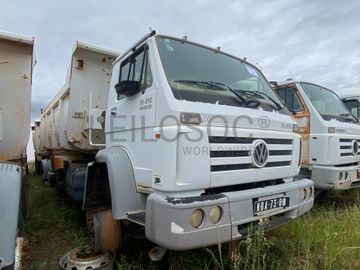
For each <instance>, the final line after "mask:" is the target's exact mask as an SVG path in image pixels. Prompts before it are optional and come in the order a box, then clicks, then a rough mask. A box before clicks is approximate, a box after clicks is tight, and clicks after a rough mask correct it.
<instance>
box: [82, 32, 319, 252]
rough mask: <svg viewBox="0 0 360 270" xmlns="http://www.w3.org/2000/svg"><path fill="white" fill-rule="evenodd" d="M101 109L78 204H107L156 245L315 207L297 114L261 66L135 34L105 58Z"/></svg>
mask: <svg viewBox="0 0 360 270" xmlns="http://www.w3.org/2000/svg"><path fill="white" fill-rule="evenodd" d="M104 119H105V123H104V124H105V135H106V146H105V148H104V149H102V150H100V151H99V152H98V153H97V154H96V161H95V162H93V163H90V164H89V166H88V171H87V180H86V182H87V183H86V194H85V200H84V207H85V208H86V209H91V208H97V209H104V208H106V207H109V208H111V209H112V217H113V219H114V220H129V221H132V222H135V223H137V224H140V225H142V226H144V227H145V234H146V237H147V238H148V239H149V240H151V241H153V242H155V243H157V244H158V245H160V246H162V247H165V248H169V249H173V250H185V249H192V248H198V247H204V246H209V245H213V244H217V243H223V242H228V241H231V240H234V239H239V238H241V237H244V236H245V235H246V234H247V233H248V232H249V230H250V228H251V227H252V228H254V229H256V228H257V227H258V223H259V221H260V220H261V219H263V218H267V219H269V220H270V221H271V222H270V224H271V225H270V227H275V226H278V225H280V224H282V223H284V222H286V221H288V220H291V219H294V218H297V217H298V216H300V215H302V214H304V213H306V212H308V211H309V210H310V209H311V208H312V206H313V198H314V192H313V191H314V190H313V182H312V181H311V180H309V179H305V178H297V179H295V176H297V175H298V173H299V170H300V161H301V160H300V155H301V153H300V144H301V136H300V135H299V134H298V133H296V131H297V130H298V124H297V123H296V122H295V121H294V120H293V119H292V118H291V116H290V113H289V111H288V110H287V109H286V108H285V107H284V106H283V105H282V104H281V101H280V99H279V98H278V96H277V95H276V94H275V92H274V91H273V89H272V88H271V86H270V84H269V83H268V81H267V80H266V79H265V77H264V76H263V74H262V73H261V71H260V70H258V69H257V68H256V67H255V66H254V65H252V64H250V63H248V62H246V61H244V60H243V59H240V58H238V57H235V56H233V55H230V54H227V53H225V52H222V51H221V50H220V49H213V48H210V47H207V46H204V45H201V44H197V43H194V42H190V41H188V40H187V39H186V38H183V39H179V38H174V37H170V36H164V35H158V34H156V33H155V32H152V33H151V34H149V35H147V36H145V37H144V38H143V39H141V40H140V41H139V42H137V43H136V44H135V45H134V46H132V48H131V49H130V50H129V51H127V52H125V53H124V54H122V55H121V56H120V57H118V58H117V59H116V61H115V62H114V64H113V75H112V79H111V83H110V89H109V94H108V104H107V109H106V114H105V117H104ZM102 181H103V182H104V181H108V182H109V188H104V189H105V190H108V192H109V197H110V198H111V200H109V199H107V198H106V197H105V196H104V194H106V193H102V194H99V193H96V190H97V188H96V187H97V185H99V183H101V182H102ZM96 220H99V219H96ZM100 227H101V226H100ZM103 227H104V228H105V227H106V226H103Z"/></svg>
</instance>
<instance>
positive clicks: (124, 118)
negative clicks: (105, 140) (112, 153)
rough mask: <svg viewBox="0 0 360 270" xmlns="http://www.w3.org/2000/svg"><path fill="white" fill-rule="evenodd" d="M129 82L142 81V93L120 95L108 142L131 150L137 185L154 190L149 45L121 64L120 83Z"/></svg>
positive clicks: (152, 115)
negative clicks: (152, 183) (152, 184)
mask: <svg viewBox="0 0 360 270" xmlns="http://www.w3.org/2000/svg"><path fill="white" fill-rule="evenodd" d="M126 80H128V81H129V80H130V81H138V82H140V89H139V90H140V91H139V92H136V93H135V94H134V95H130V96H129V95H128V96H125V95H119V94H118V95H117V102H116V105H115V106H112V107H111V108H110V110H111V111H110V112H108V113H110V114H111V116H110V117H111V118H112V120H111V122H112V125H113V127H110V132H111V133H112V136H110V142H109V143H110V144H112V145H121V146H124V147H125V148H126V149H127V150H128V152H129V153H130V155H131V159H132V162H133V166H134V174H135V180H136V183H137V184H138V185H141V186H145V187H151V181H152V169H151V168H152V159H153V157H152V153H153V150H152V148H153V146H154V143H155V142H154V141H155V140H154V138H153V129H154V127H155V100H156V99H155V95H156V91H155V89H156V88H155V86H154V83H153V77H152V73H151V70H150V57H149V54H148V47H147V45H144V46H142V47H140V48H138V49H137V50H136V51H135V52H133V53H132V55H130V56H129V57H128V58H126V59H124V60H123V61H122V62H121V64H120V75H119V82H121V81H126ZM114 91H115V89H114ZM112 140H113V142H112Z"/></svg>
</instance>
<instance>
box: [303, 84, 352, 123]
mask: <svg viewBox="0 0 360 270" xmlns="http://www.w3.org/2000/svg"><path fill="white" fill-rule="evenodd" d="M300 84H301V87H302V89H303V90H304V91H305V93H306V95H307V96H308V98H309V99H310V101H311V103H312V104H313V105H314V107H315V108H316V110H317V111H318V112H319V113H320V115H321V116H322V118H323V119H325V120H331V119H336V120H339V121H342V122H354V123H357V122H358V121H357V119H356V118H355V117H354V116H353V115H352V114H351V113H350V112H349V110H348V109H347V108H346V107H345V105H344V103H343V102H342V101H341V99H340V98H339V97H338V96H337V95H336V94H335V93H334V92H332V91H330V90H329V89H326V88H324V87H322V86H319V85H314V84H310V83H300Z"/></svg>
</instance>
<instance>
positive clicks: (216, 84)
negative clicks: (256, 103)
mask: <svg viewBox="0 0 360 270" xmlns="http://www.w3.org/2000/svg"><path fill="white" fill-rule="evenodd" d="M174 82H181V83H192V84H196V85H204V86H213V87H217V88H220V89H222V90H225V91H226V90H228V91H230V92H231V93H233V94H234V95H235V96H236V97H237V98H238V101H240V105H243V104H246V100H245V98H243V97H242V96H241V95H239V93H237V92H236V91H235V90H233V89H232V88H231V87H230V86H228V85H226V84H224V83H220V82H213V81H196V80H175V81H174Z"/></svg>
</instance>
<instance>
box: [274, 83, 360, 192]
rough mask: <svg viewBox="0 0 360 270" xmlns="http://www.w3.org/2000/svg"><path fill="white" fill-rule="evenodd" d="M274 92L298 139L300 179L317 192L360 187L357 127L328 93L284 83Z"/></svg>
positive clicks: (320, 88) (359, 128) (359, 131)
mask: <svg viewBox="0 0 360 270" xmlns="http://www.w3.org/2000/svg"><path fill="white" fill-rule="evenodd" d="M275 89H276V91H277V93H278V95H279V96H280V98H281V99H282V101H283V103H284V104H285V105H286V107H287V108H288V109H289V111H290V112H291V113H292V116H293V118H294V119H295V120H296V121H297V123H298V125H299V129H300V134H301V136H302V159H301V164H302V170H301V175H303V176H306V177H309V178H310V179H312V180H313V181H314V183H315V187H316V188H318V189H320V190H329V189H335V190H347V189H351V188H357V187H359V186H360V171H359V170H360V165H359V161H360V151H359V144H360V125H359V121H358V119H357V118H355V117H354V116H353V115H352V114H351V113H350V112H349V110H348V109H347V108H346V107H345V105H344V104H343V102H342V101H341V99H340V98H339V97H338V96H337V95H336V94H335V93H334V92H333V91H331V90H330V89H327V88H325V87H323V86H320V85H317V84H313V83H309V82H304V81H294V80H287V81H285V82H282V83H278V84H276V86H275Z"/></svg>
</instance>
